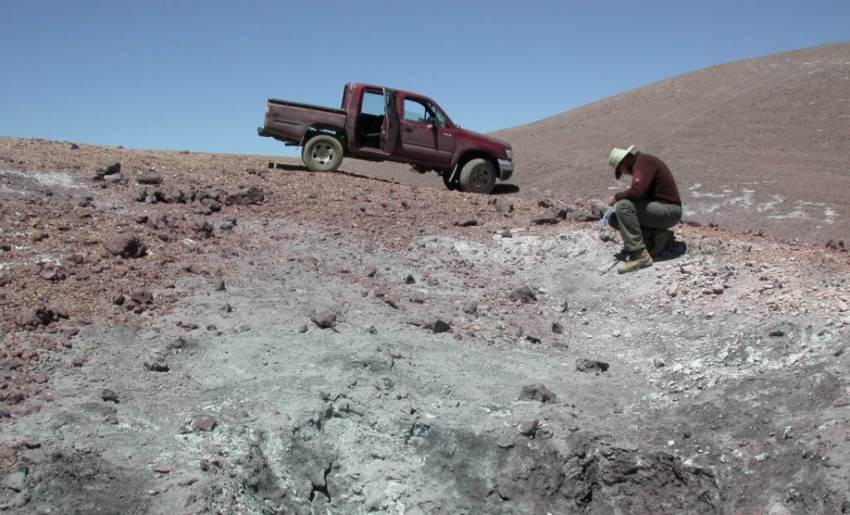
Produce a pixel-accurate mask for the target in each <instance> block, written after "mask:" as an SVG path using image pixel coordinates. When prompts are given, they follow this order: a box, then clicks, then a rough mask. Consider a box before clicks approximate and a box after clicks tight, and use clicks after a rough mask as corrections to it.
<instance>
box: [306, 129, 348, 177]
mask: <svg viewBox="0 0 850 515" xmlns="http://www.w3.org/2000/svg"><path fill="white" fill-rule="evenodd" d="M342 152H343V151H342V143H340V142H339V140H338V139H336V138H334V137H333V136H328V135H327V134H318V135H316V136H313V137H312V138H310V140H309V141H307V144H306V145H304V150H302V151H301V160H302V161H304V166H306V167H307V168H308V169H310V170H312V171H314V172H333V171H335V170H336V169H337V168H339V165H340V164H341V163H342Z"/></svg>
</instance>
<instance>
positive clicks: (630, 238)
mask: <svg viewBox="0 0 850 515" xmlns="http://www.w3.org/2000/svg"><path fill="white" fill-rule="evenodd" d="M608 164H609V165H611V167H612V168H614V177H616V178H617V179H618V180H619V179H620V177H621V176H622V175H623V174H626V175H629V176H631V178H632V185H631V187H630V188H629V189H628V190H626V191H621V192H619V193H617V194H616V195H614V196H613V197H611V198H610V199H608V205H609V206H614V214H613V215H612V216H611V217H610V218H609V221H608V223H609V224H610V225H611V227H613V228H614V229H617V230H619V231H620V235H621V236H622V237H623V246H624V248H625V250H626V252H628V253H629V260H628V261H627V262H625V263H623V264H622V265H620V266H619V267H618V268H617V272H619V273H621V274H623V273H626V272H632V271H634V270H638V269H640V268H646V267H648V266H652V263H653V261H652V258H658V257H659V256H660V255H661V253H662V252H664V250H665V249H666V248H667V245H669V244H670V241H671V240H672V238H673V233H672V232H671V231H670V230H669V229H670V228H671V227H673V226H674V225H676V224H678V223H679V222H680V221H681V220H682V200H681V198H680V197H679V190H678V188H677V187H676V181H675V180H674V179H673V174H672V173H670V169H669V168H667V165H666V164H664V162H663V161H662V160H661V159H658V158H657V157H655V156H652V155H649V154H644V153H643V152H638V151H636V150H635V146H634V145H632V146H631V147H629V148H627V149H622V148H615V149H614V150H612V151H611V155H610V156H609V157H608Z"/></svg>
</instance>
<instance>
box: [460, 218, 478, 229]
mask: <svg viewBox="0 0 850 515" xmlns="http://www.w3.org/2000/svg"><path fill="white" fill-rule="evenodd" d="M455 225H456V226H458V227H473V226H476V225H481V222H479V221H478V220H477V219H475V218H467V219H465V220H463V221H460V222H455Z"/></svg>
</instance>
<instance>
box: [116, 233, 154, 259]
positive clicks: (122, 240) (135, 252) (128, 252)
mask: <svg viewBox="0 0 850 515" xmlns="http://www.w3.org/2000/svg"><path fill="white" fill-rule="evenodd" d="M106 250H108V251H109V253H110V254H112V255H113V256H121V257H124V258H140V257H142V256H144V255H145V254H146V253H147V248H146V247H145V244H144V243H142V241H141V240H139V239H138V238H137V237H136V236H134V235H132V234H120V235H118V236H116V237H114V238H112V239H111V240H109V241H108V242H106Z"/></svg>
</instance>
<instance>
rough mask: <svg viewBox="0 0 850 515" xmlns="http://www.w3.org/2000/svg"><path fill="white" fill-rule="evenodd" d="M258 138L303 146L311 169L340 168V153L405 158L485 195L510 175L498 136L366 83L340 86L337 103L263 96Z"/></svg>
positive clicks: (413, 97) (429, 103)
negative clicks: (337, 106) (462, 125)
mask: <svg viewBox="0 0 850 515" xmlns="http://www.w3.org/2000/svg"><path fill="white" fill-rule="evenodd" d="M257 132H258V134H259V135H260V136H265V137H272V138H274V139H276V140H279V141H282V142H284V143H285V144H287V145H291V146H300V147H303V150H302V152H301V159H302V160H303V161H304V165H305V166H306V167H307V168H309V169H310V170H313V171H333V170H336V169H337V168H339V165H340V163H341V162H342V158H343V156H351V157H355V158H359V159H367V160H371V161H396V162H400V163H410V164H411V165H412V166H413V168H414V169H415V170H416V171H418V172H425V171H427V170H434V171H436V172H437V173H439V174H440V175H441V176H442V177H443V182H444V183H445V185H446V187H448V188H450V189H454V188H458V187H459V188H461V189H463V190H464V191H470V192H475V193H491V192H492V191H493V188H495V186H496V181H497V180H501V181H506V180H508V179H509V178H510V177H511V175H512V174H513V170H514V164H513V151H512V149H511V146H510V145H509V144H508V143H505V142H504V141H501V140H498V139H496V138H492V137H490V136H485V135H483V134H479V133H476V132H473V131H469V130H466V129H461V128H460V126H458V125H455V124H454V123H453V122H452V120H451V119H450V118H449V117H448V115H446V113H445V112H444V111H443V110H442V109H441V108H440V106H439V105H437V103H436V102H434V101H433V100H431V99H430V98H428V97H426V96H423V95H419V94H416V93H410V92H408V91H400V90H394V89H390V88H385V87H382V86H371V85H367V84H346V86H345V90H344V92H343V95H342V105H341V109H333V108H328V107H319V106H313V105H308V104H300V103H296V102H289V101H286V100H278V99H274V98H270V99H269V100H268V104H267V108H266V116H265V120H264V123H263V126H262V127H260V128H259V129H257Z"/></svg>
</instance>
